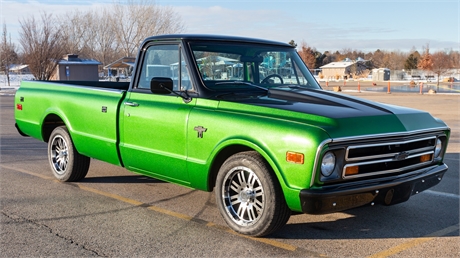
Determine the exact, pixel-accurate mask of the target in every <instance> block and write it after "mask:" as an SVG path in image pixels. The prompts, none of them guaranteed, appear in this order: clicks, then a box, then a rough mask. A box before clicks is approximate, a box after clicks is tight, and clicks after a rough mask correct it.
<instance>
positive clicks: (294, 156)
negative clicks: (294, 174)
mask: <svg viewBox="0 0 460 258" xmlns="http://www.w3.org/2000/svg"><path fill="white" fill-rule="evenodd" d="M286 161H287V162H291V163H296V164H303V162H304V155H303V154H302V153H298V152H292V151H288V152H286Z"/></svg>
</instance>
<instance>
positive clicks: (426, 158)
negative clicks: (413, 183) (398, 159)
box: [420, 154, 431, 162]
mask: <svg viewBox="0 0 460 258" xmlns="http://www.w3.org/2000/svg"><path fill="white" fill-rule="evenodd" d="M427 161H431V154H425V155H422V156H420V162H427Z"/></svg>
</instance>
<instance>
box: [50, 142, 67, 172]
mask: <svg viewBox="0 0 460 258" xmlns="http://www.w3.org/2000/svg"><path fill="white" fill-rule="evenodd" d="M50 155H51V162H52V164H53V168H54V170H55V171H56V173H58V174H59V175H62V174H64V173H65V171H66V169H67V164H68V162H69V147H68V145H67V142H66V141H65V139H64V138H63V137H62V136H60V135H56V136H55V137H54V138H53V140H52V141H51V153H50Z"/></svg>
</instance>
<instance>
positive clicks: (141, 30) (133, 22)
mask: <svg viewBox="0 0 460 258" xmlns="http://www.w3.org/2000/svg"><path fill="white" fill-rule="evenodd" d="M112 19H113V20H112V23H113V24H116V25H117V29H116V30H115V34H116V38H117V41H118V43H119V44H120V50H121V51H122V53H123V54H124V55H125V56H134V55H135V53H136V52H137V48H138V47H139V45H140V43H141V42H142V40H143V39H144V38H146V37H148V36H153V35H158V34H168V33H178V32H181V31H182V30H183V25H182V22H181V19H180V17H179V16H178V15H177V14H176V13H175V12H174V11H173V9H171V8H170V7H164V6H158V5H156V3H155V1H154V0H138V1H135V0H125V1H122V0H119V1H117V2H116V3H115V5H114V6H113V13H112Z"/></svg>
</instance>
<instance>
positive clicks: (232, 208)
mask: <svg viewBox="0 0 460 258" xmlns="http://www.w3.org/2000/svg"><path fill="white" fill-rule="evenodd" d="M215 194H216V201H217V206H218V207H219V211H220V213H221V215H222V216H223V218H224V220H225V222H226V223H227V225H228V226H229V227H230V228H232V229H233V230H234V231H236V232H238V233H241V234H244V235H250V236H265V235H268V234H270V233H273V232H274V231H276V230H278V229H279V228H281V227H283V226H284V225H285V224H286V222H287V221H288V220H289V217H290V215H291V211H290V210H289V208H288V206H287V204H286V200H285V199H284V195H283V192H282V191H281V187H280V185H279V183H278V180H277V179H276V177H275V174H274V173H273V172H272V170H271V168H270V166H269V165H268V164H267V162H266V161H265V160H264V159H263V158H262V157H261V156H260V155H259V154H258V153H257V152H255V151H248V152H241V153H237V154H235V155H233V156H231V157H229V158H228V159H227V160H226V161H225V162H224V164H223V165H222V166H221V168H220V170H219V173H218V175H217V180H216V191H215Z"/></svg>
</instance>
